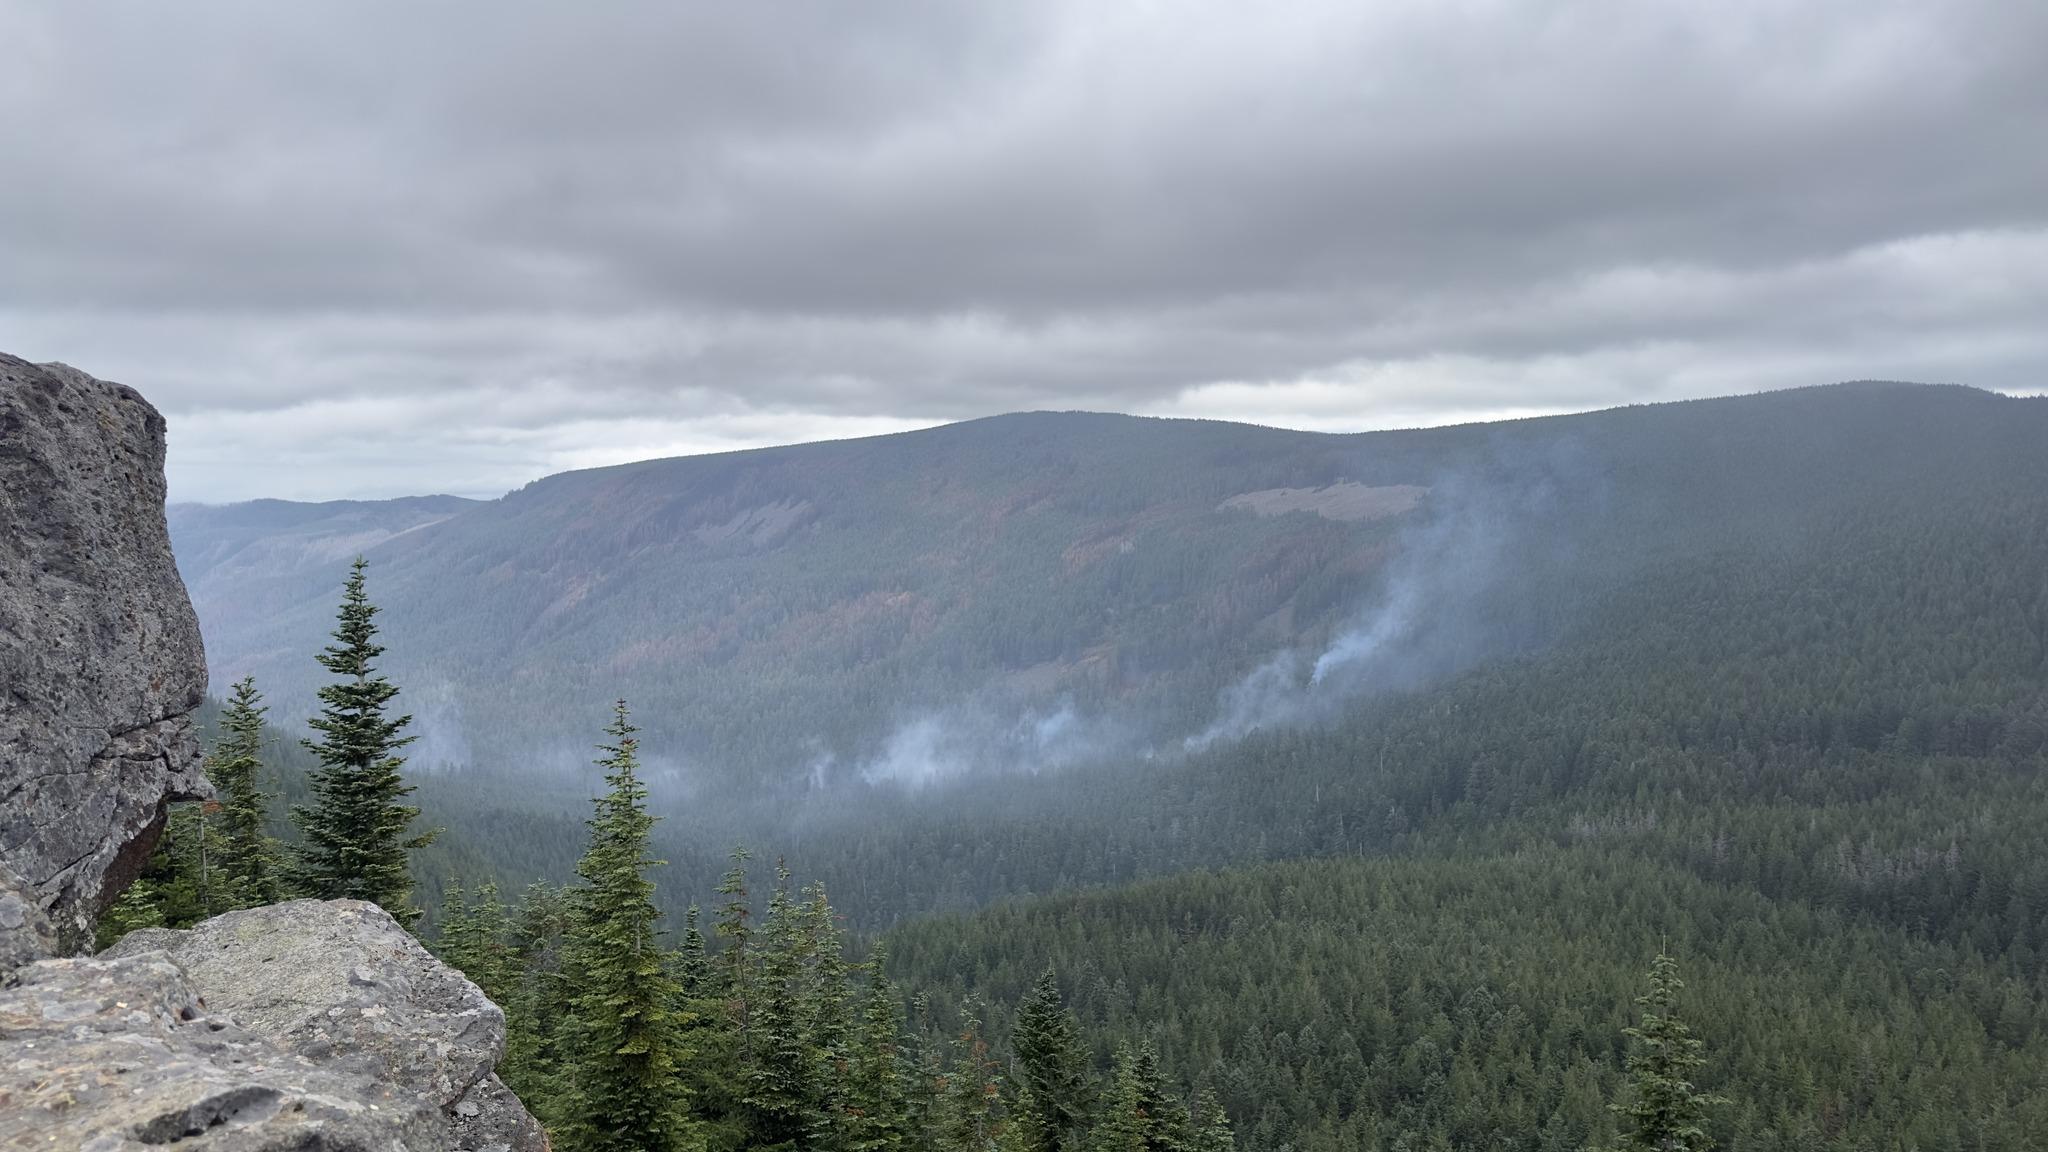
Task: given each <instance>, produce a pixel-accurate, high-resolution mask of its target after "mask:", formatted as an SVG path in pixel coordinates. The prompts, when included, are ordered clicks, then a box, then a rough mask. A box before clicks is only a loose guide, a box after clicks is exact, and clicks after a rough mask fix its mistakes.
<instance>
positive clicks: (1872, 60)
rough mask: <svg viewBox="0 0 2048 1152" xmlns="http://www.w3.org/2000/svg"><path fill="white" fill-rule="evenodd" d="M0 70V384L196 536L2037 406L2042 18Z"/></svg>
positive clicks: (33, 12) (1264, 23)
mask: <svg viewBox="0 0 2048 1152" xmlns="http://www.w3.org/2000/svg"><path fill="white" fill-rule="evenodd" d="M0 42H4V43H5V44H6V45H7V46H8V51H7V62H6V64H5V65H0V149H4V155H5V156H6V157H7V161H6V163H7V179H6V180H4V181H0V253H4V256H5V258H4V260H0V347H5V348H7V349H9V350H11V351H16V352H19V353H23V354H27V355H31V356H34V357H37V358H62V359H67V360H71V361H74V362H76V363H79V364H80V365H81V366H82V367H86V368H88V369H91V370H93V371H96V372H99V373H101V374H103V375H108V376H114V377H117V378H122V379H125V380H127V381H128V382H130V383H134V384H136V385H138V386H140V387H142V388H143V389H144V390H145V391H146V392H147V393H149V394H150V395H151V396H153V397H154V398H155V399H156V400H157V401H158V403H159V404H160V405H161V406H162V407H164V408H165V409H166V410H167V411H168V412H169V413H170V414H171V415H172V417H173V427H174V437H175V440H174V446H173V482H174V486H175V487H176V488H177V490H178V492H179V494H181V495H184V496H188V497H198V498H224V497H235V496H248V495H258V494H283V495H321V494H344V493H364V494H382V493H387V492H396V491H407V490H417V489H422V488H456V489H460V490H465V491H487V490H490V489H492V488H496V487H502V486H507V485H510V484H514V483H517V482H520V481H523V480H524V479H527V478H530V477H531V476H532V475H534V474H537V473H538V472H541V471H544V470H548V469H551V468H557V467H564V466H570V465H576V464H584V463H594V462H599V461H603V460H608V459H615V458H619V457H621V456H629V455H641V454H648V453H652V452H663V451H688V450H702V449H706V448H715V447H721V446H732V445H739V444H750V443H760V442H769V441H777V440H787V439H799V438H804V437H810V436H820V435H841V434H852V433H860V432H868V431H877V430H884V429H888V428H895V427H903V426H909V425H912V424H917V423H926V422H931V421H936V420H943V419H952V418H958V417H962V416H970V415H977V414H983V413H987V412H993V411H999V410H1006V409H1015V408H1027V407H1090V408H1119V409H1127V410H1133V409H1134V410H1144V411H1159V412H1170V413H1183V414H1198V415H1220V416H1229V417H1236V418H1245V419H1259V420H1265V421H1269V422H1275V423H1293V424H1300V425H1306V426H1319V427H1365V426H1373V425H1381V424H1393V423H1404V422H1414V421H1426V420H1443V419H1457V418H1478V417H1483V416H1487V415H1495V414H1503V413H1514V412H1521V411H1540V410H1555V409H1560V408H1574V407H1587V406H1596V405H1601V404H1610V403H1622V402H1628V401H1632V400H1646V399H1660V398H1667V397H1674V396H1684V395H1697V394H1702V393H1706V392H1725V391H1746V390H1752V389H1755V388H1762V387H1775V386H1782V385H1787V384H1797V383H1814V382H1823V381H1826V380H1830V379H1836V378H1842V377H1850V376H1894V377H1900V376H1918V377H1931V378H1938V379H1952V380H1962V381H1965V382H1970V383H1979V384H1983V385H1986V386H1992V387H2003V388H2014V389H2020V388H2038V387H2041V386H2043V385H2048V372H2044V371H2043V370H2044V369H2048V336H2044V335H2043V333H2044V332H2048V324H2044V321H2048V148H2044V147H2043V146H2042V140H2043V139H2044V135H2048V9H2043V8H2041V7H2040V6H2038V5H2027V4H2009V3H1992V2H1976V3H1972V2H1967V0H1965V2H1955V3H1937V2H1934V0H1928V2H1925V3H1885V2H1883V0H1865V2H1862V3H1854V4H1850V3H1832V2H1820V3H1810V4H1802V5H1784V4H1779V3H1775V2H1768V3H1767V2H1764V0H1734V2H1731V3H1725V4H1717V5H1701V4H1693V3H1676V2H1672V3H1623V2H1619V0H1615V2H1600V3H1593V2H1577V3H1572V2H1564V3H1536V4H1529V3H1506V2H1484V0H1472V2H1452V3H1443V2H1429V3H1423V2H1421V0H1402V2H1395V3H1378V4H1370V5H1361V4H1355V3H1324V4H1310V3H1303V4H1290V5H1225V4H1172V5H1169V4H1156V3H1118V2H1101V0H1096V2H1089V3H1079V2H1077V3H1070V4H1029V5H1011V6H997V5H974V4H958V3H940V2H934V3H929V4H918V3H863V4H858V5H849V4H834V3H817V4H775V5H765V4H739V5H710V4H702V5H694V4H693V5H678V4H673V3H653V2H646V3H611V4H605V5H601V6H589V5H562V4H553V3H503V2H496V3H489V4H485V3H480V2H476V3H456V2H442V3H435V4H428V5H421V4H412V3H403V4H401V3H395V2H394V3H360V2H358V3H349V4H338V3H336V4H325V3H299V4H274V3H260V2H253V0H252V2H248V3H219V2H200V3H183V4H177V5H166V4H159V3H144V2H134V3H125V4H122V3H107V4H96V5H76V4H73V5H29V4H0ZM288 465H289V466H288Z"/></svg>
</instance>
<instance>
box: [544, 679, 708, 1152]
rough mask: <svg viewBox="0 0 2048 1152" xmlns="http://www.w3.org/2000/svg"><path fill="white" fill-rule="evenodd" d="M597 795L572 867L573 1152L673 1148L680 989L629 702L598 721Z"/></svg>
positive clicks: (682, 1129)
mask: <svg viewBox="0 0 2048 1152" xmlns="http://www.w3.org/2000/svg"><path fill="white" fill-rule="evenodd" d="M605 731H606V733H607V734H609V735H610V736H611V738H612V742H611V743H609V744H604V745H601V746H600V747H601V748H602V749H603V751H604V753H605V755H604V757H603V758H602V759H600V760H599V761H598V765H599V766H600V767H602V768H603V769H604V770H605V783H606V785H607V790H606V792H605V794H604V795H603V796H601V797H598V798H597V800H596V802H595V803H596V811H595V813H594V814H593V815H592V816H591V818H590V822H589V823H590V846H589V848H588V850H587V851H585V852H584V854H583V859H582V860H581V861H579V862H578V863H577V865H576V873H577V875H579V876H581V877H582V878H583V885H582V886H581V887H579V888H577V889H576V890H575V891H574V893H573V894H572V900H571V908H572V910H573V919H574V930H573V934H572V938H571V941H570V948H569V961H570V965H569V967H570V971H571V974H572V976H571V979H572V988H573V989H574V992H573V995H574V1000H573V1003H574V1010H575V1037H574V1044H575V1057H576V1059H575V1063H574V1067H573V1070H572V1073H571V1075H572V1078H573V1089H574V1095H575V1119H574V1121H573V1122H572V1123H571V1124H569V1125H567V1131H566V1132H564V1133H563V1136H564V1140H563V1147H564V1148H565V1149H567V1150H569V1152H586V1150H587V1152H600V1150H602V1152H674V1150H676V1149H681V1148H686V1147H690V1146H691V1144H692V1141H691V1140H690V1137H691V1135H692V1133H691V1132H690V1127H691V1125H690V1119H689V1110H688V1104H689V1101H688V1099H687V1092H686V1088H685V1085H684V1082H683V1080H682V1075H681V1071H682V1069H681V1066H682V1063H683V1053H682V1046H681V1043H680V1037H681V1035H682V1026H683V1024H684V1023H685V1022H684V1021H683V1020H682V1019H681V1018H680V1015H679V1011H678V1008H679V1005H681V1004H682V1003H683V996H682V989H681V987H680V985H679V984H678V983H677V981H676V978H675V975H674V973H673V972H672V971H671V969H670V966H669V957H668V956H667V955H665V954H664V952H663V951H662V948H661V943H660V939H659V936H658V933H657V931H656V922H657V920H658V919H659V918H660V912H659V911H658V910H657V909H656V908H655V906H654V882H653V881H652V880H649V879H648V878H647V873H648V872H649V871H650V870H651V869H653V868H655V867H656V866H658V865H659V864H660V863H661V861H659V860H656V859H654V858H653V857H652V856H651V855H650V854H649V851H648V837H649V835H650V833H652V831H653V829H654V817H653V816H651V815H649V814H648V811H647V788H646V786H645V785H644V784H642V783H641V781H640V777H639V757H638V753H637V751H636V749H635V744H634V740H633V732H634V731H635V729H634V728H633V725H632V724H631V723H629V722H628V720H627V712H626V704H625V702H624V701H620V702H619V703H618V704H617V705H616V706H615V707H614V710H613V715H612V723H611V725H610V727H608V728H606V729H605Z"/></svg>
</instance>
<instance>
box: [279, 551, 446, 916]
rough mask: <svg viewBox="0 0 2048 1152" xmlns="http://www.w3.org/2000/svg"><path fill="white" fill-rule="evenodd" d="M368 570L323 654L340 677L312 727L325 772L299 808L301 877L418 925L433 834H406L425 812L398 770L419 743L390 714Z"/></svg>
mask: <svg viewBox="0 0 2048 1152" xmlns="http://www.w3.org/2000/svg"><path fill="white" fill-rule="evenodd" d="M368 567H369V565H368V563H367V562H365V561H364V560H363V558H362V557H360V556H358V557H356V562H355V565H354V567H353V568H352V569H351V570H350V572H349V578H348V583H347V585H346V586H345V587H344V589H343V591H342V600H341V609H340V612H339V614H338V617H337V623H336V626H335V629H334V643H333V644H332V645H329V646H328V647H327V648H326V649H324V650H323V651H322V652H321V654H320V657H319V659H320V663H321V666H322V667H324V668H326V669H327V670H328V671H329V672H331V673H333V674H334V675H335V676H336V677H339V679H337V680H336V681H335V682H334V683H332V684H327V685H324V686H322V687H321V689H320V702H321V710H320V715H318V716H316V717H314V718H313V721H312V724H313V727H314V729H315V730H317V731H318V732H319V733H320V735H321V738H320V739H319V740H318V741H312V740H309V741H306V747H307V749H308V750H310V751H311V752H312V753H313V754H314V755H315V756H317V757H318V758H319V760H320V767H319V768H318V769H316V770H315V771H314V772H313V777H312V787H313V803H312V804H311V805H298V806H295V807H294V808H293V809H292V821H293V823H295V824H297V825H298V826H299V831H300V832H301V833H302V834H303V835H304V837H305V842H304V844H303V845H302V846H301V848H300V850H299V859H298V862H297V868H296V880H297V886H298V887H299V888H300V889H301V890H302V891H303V892H304V893H305V894H306V895H309V896H314V897H318V898H320V899H330V900H331V899H336V898H348V899H355V900H370V901H373V902H375V903H377V904H380V905H382V906H383V907H384V909H385V911H387V912H390V913H391V914H392V916H394V917H396V918H397V919H398V920H399V922H400V923H402V924H406V925H408V926H410V925H411V924H412V923H413V922H414V921H415V920H417V919H418V918H419V915H420V913H419V909H417V908H415V907H413V906H412V875H411V870H410V868H409V867H408V861H407V854H408V850H409V849H412V848H417V847H421V846H424V845H425V844H427V843H428V842H430V841H431V840H432V839H433V834H432V833H428V834H427V835H425V836H420V837H415V838H408V836H407V832H408V830H409V829H410V828H411V826H412V822H413V820H414V819H415V818H417V817H418V816H419V813H420V810H419V809H418V808H413V807H409V806H407V805H405V804H401V803H400V801H401V800H403V799H405V798H406V797H407V796H410V795H411V794H412V786H411V785H409V784H407V783H406V782H405V779H404V777H403V776H401V775H400V774H399V769H400V768H401V767H403V766H404V764H405V760H404V758H403V757H400V756H398V755H397V754H396V753H397V752H398V750H399V749H401V748H403V747H405V746H406V745H407V744H409V743H411V742H412V740H413V737H411V736H401V735H399V733H400V732H401V731H403V730H404V728H405V726H406V725H407V724H409V723H411V722H412V717H411V716H398V717H396V718H392V717H388V716H386V715H385V709H386V708H387V707H388V706H389V705H390V703H391V700H392V698H393V697H394V696H396V695H398V689H397V687H395V686H394V685H392V683H391V682H390V681H388V680H386V679H385V678H384V677H382V676H379V675H377V674H376V668H375V666H374V665H373V664H372V663H371V661H373V660H375V659H376V658H377V657H378V656H379V655H381V654H382V653H383V651H384V649H383V648H382V647H381V646H380V645H378V644H377V642H376V637H377V625H376V623H375V619H374V618H375V616H376V614H377V608H376V606H375V605H373V604H371V603H370V600H369V597H368V596H367V595H365V594H364V592H363V572H364V570H365V569H366V568H368Z"/></svg>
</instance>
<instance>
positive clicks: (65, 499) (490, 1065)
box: [0, 355, 547, 1152]
mask: <svg viewBox="0 0 2048 1152" xmlns="http://www.w3.org/2000/svg"><path fill="white" fill-rule="evenodd" d="M163 457H164V422H163V418H162V417H160V416H159V415H157V412H156V410H155V409H153V408H151V407H150V406H149V404H148V403H147V402H145V401H144V400H143V399H142V397H140V396H139V395H137V394H136V393H135V392H134V391H132V390H131V389H128V388H124V387H122V386H120V385H118V384H109V383H106V382H104V381H100V380H95V379H93V378H92V377H90V376H87V375H85V374H84V373H82V372H78V371H76V370H75V369H71V368H66V367H64V366H62V365H42V366H38V365H34V364H29V363H27V362H25V361H22V360H17V359H14V358H13V357H9V356H4V355H0V523H4V533H5V535H4V538H0V677H4V679H0V689H4V691H0V1150H4V1152H14V1150H17V1149H19V1150H24V1152H25V1150H27V1149H36V1150H37V1152H48V1150H50V1149H65V1150H67V1152H70V1150H78V1152H142V1150H143V1149H146V1148H151V1147H157V1146H161V1145H166V1144H179V1145H181V1146H183V1147H187V1148H192V1149H195V1150H198V1152H316V1150H318V1152H440V1150H446V1149H470V1150H476V1152H485V1150H490V1152H546V1149H547V1137H546V1135H545V1134H544V1133H543V1132H542V1131H541V1129H540V1126H539V1125H538V1124H537V1123H535V1121H534V1119H533V1117H532V1116H531V1115H529V1114H528V1113H527V1111H526V1109H525V1108H524V1107H523V1106H522V1105H521V1104H520V1102H519V1100H518V1098H517V1097H515V1096H514V1095H513V1094H512V1092H511V1091H509V1090H508V1089H507V1088H506V1087H505V1085H504V1084H503V1083H501V1082H500V1081H499V1080H498V1077H497V1075H496V1073H495V1069H496V1066H497V1062H498V1059H499V1057H500V1056H501V1055H502V1054H503V1050H504V1043H505V1017H504V1013H503V1012H501V1011H499V1009H498V1008H497V1006H496V1005H494V1004H492V1003H491V1002H490V1001H489V1000H488V999H486V998H485V997H484V995H483V993H482V992H481V991H479V990H478V989H477V987H476V986H475V985H473V984H471V983H470V982H469V981H468V980H465V979H464V978H463V977H462V975H461V974H460V973H458V972H456V971H454V970H453V969H451V968H448V967H446V966H445V965H443V964H441V963H440V962H439V961H437V960H435V959H434V958H433V956H432V955H430V954H429V953H428V952H427V951H426V949H424V948H422V947H421V946H420V944H419V942H418V941H416V940H414V939H413V938H412V937H411V936H410V935H408V934H407V933H406V932H405V930H404V929H403V928H401V927H399V925H398V923H397V922H396V921H394V920H393V919H392V918H391V917H390V916H389V915H387V914H386V913H385V912H384V911H383V910H382V909H380V908H378V907H377V906H376V905H374V904H365V903H361V902H357V901H313V900H299V901H294V902H291V903H288V904H280V905H276V906H273V907H269V908H254V909H247V910H244V911H240V912H230V913H228V914H226V915H224V916H218V917H215V918H214V919H211V920H208V921H206V922H204V923H202V924H199V925H197V926H195V927H193V928H191V929H188V930H184V931H168V930H163V929H150V930H146V931H144V932H139V933H134V934H132V935H130V936H129V937H127V938H126V939H124V940H122V941H121V942H120V943H119V944H117V945H116V946H115V947H113V948H112V949H109V950H108V951H107V952H106V953H105V954H104V955H101V956H98V957H91V958H85V957H73V958H60V959H52V958H48V957H52V956H54V955H58V954H61V953H65V952H77V951H79V950H81V949H82V948H83V947H84V946H85V944H86V943H87V942H89V941H90V940H91V939H92V931H93V925H94V921H95V919H96V917H97V915H98V913H99V912H100V911H101V910H102V909H103V908H104V907H105V906H106V905H107V904H109V903H111V902H112V901H113V899H114V898H115V897H116V896H118V895H119V893H120V891H121V890H122V888H124V887H125V886H126V885H127V884H128V883H129V882H130V881H131V880H132V879H133V877H134V875H135V873H136V872H137V871H138V870H139V869H140V868H141V866H142V863H143V861H144V860H145V859H146V858H147V856H148V854H149V851H150V849H151V848H152V847H154V845H155V842H156V839H157V837H158V835H159V834H160V833H161V831H162V827H163V820H164V814H165V806H166V805H167V804H168V803H169V802H170V801H172V800H176V799H185V798H198V797H200V796H202V795H204V794H205V793H206V792H207V785H206V782H205V780H204V778H203V777H202V775H201V773H200V771H199V749H198V744H197V741H196V740H195V738H194V736H193V733H192V729H191V721H190V717H189V714H190V713H191V712H192V710H193V709H194V708H196V707H197V706H198V704H199V702H200V699H201V697H202V696H203V694H204V692H205V687H206V671H205V659H204V655H203V653H202V652H201V650H200V644H199V632H198V625H197V623H196V622H195V620H194V619H193V615H192V609H191V605H190V604H189V603H188V602H187V601H186V598H185V591H184V586H183V584H182V583H181V582H180V581H179V579H178V572H177V569H176V567H175V566H174V565H173V563H172V561H171V553H170V544H169V541H168V539H167V537H166V535H165V531H164V511H163V505H164V481H163Z"/></svg>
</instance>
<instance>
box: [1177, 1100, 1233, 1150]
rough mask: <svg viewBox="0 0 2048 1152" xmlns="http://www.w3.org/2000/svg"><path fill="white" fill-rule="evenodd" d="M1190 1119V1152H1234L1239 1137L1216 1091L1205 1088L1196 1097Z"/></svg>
mask: <svg viewBox="0 0 2048 1152" xmlns="http://www.w3.org/2000/svg"><path fill="white" fill-rule="evenodd" d="M1190 1120H1191V1121H1192V1132H1191V1135H1190V1138H1189V1142H1188V1147H1189V1149H1190V1152H1234V1149H1236V1147H1237V1137H1236V1135H1235V1134H1234V1133H1233V1132H1232V1131H1231V1128H1230V1117H1229V1116H1228V1115H1226V1114H1225V1113H1224V1111H1223V1105H1222V1104H1221V1103H1220V1102H1218V1101H1217V1099H1216V1093H1215V1092H1213V1091H1210V1090H1209V1089H1207V1088H1204V1089H1203V1090H1202V1092H1201V1095H1199V1096H1197V1097H1195V1106H1194V1108H1193V1110H1192V1113H1191V1115H1190Z"/></svg>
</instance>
